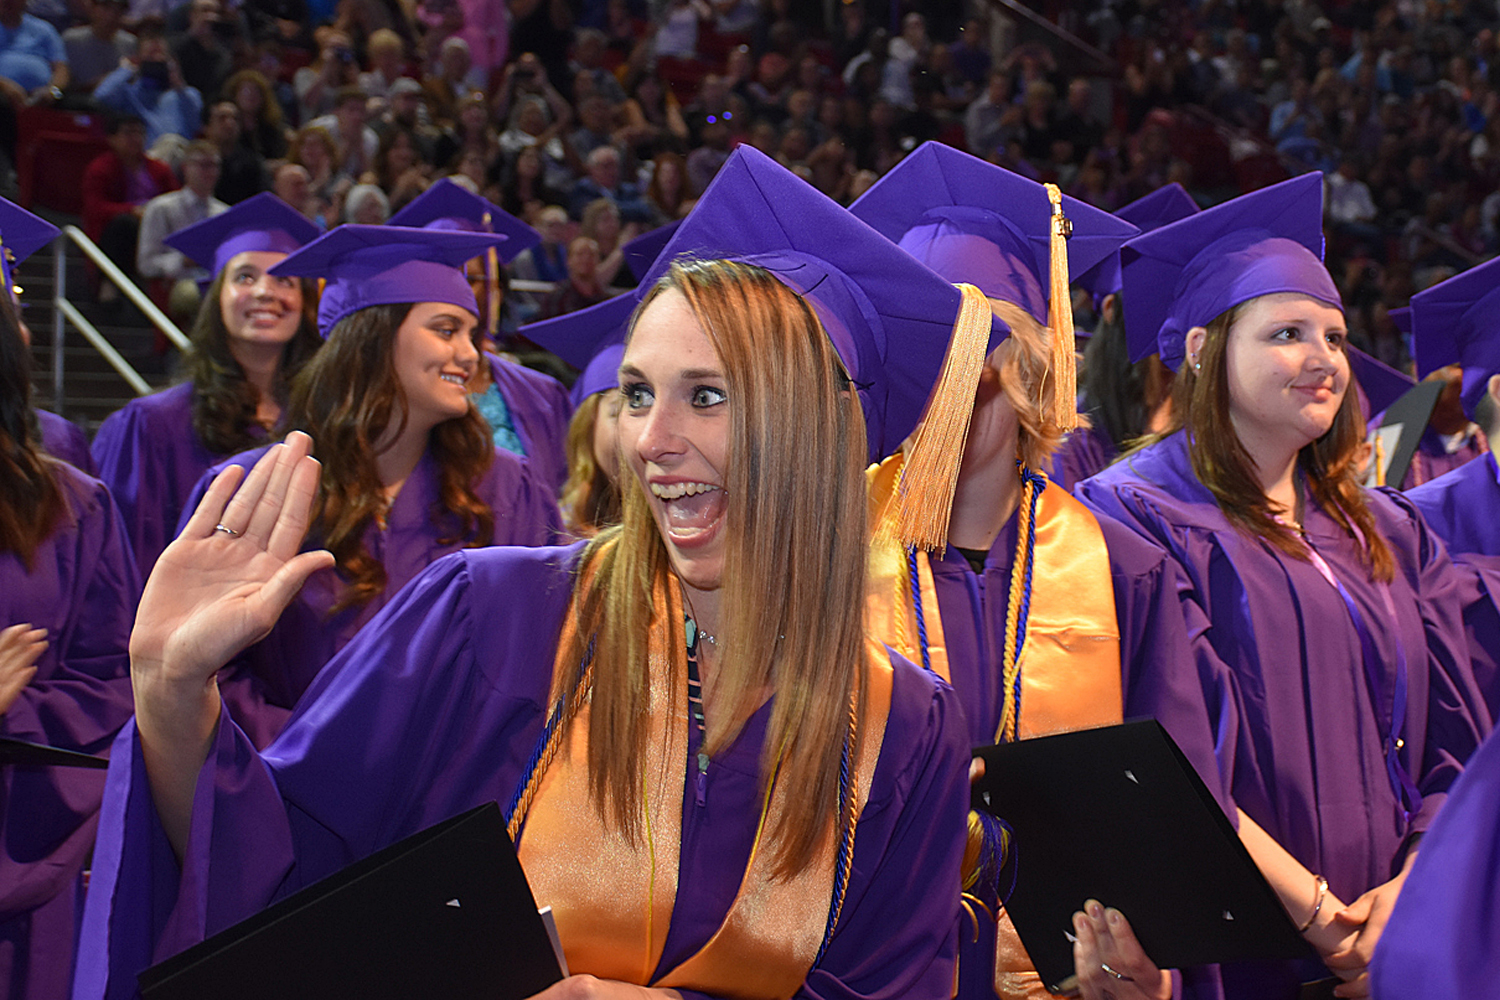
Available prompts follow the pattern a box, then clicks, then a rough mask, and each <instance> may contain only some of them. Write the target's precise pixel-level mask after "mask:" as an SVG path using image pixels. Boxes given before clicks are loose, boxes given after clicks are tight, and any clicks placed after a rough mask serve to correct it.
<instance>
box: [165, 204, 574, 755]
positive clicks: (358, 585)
mask: <svg viewBox="0 0 1500 1000" xmlns="http://www.w3.org/2000/svg"><path fill="white" fill-rule="evenodd" d="M496 241H497V237H495V236H493V235H487V234H477V233H468V232H445V231H440V230H425V229H411V228H406V227H394V226H389V227H375V226H367V227H354V228H350V227H340V228H339V229H337V230H335V231H333V232H331V233H329V234H328V235H326V236H324V237H322V238H320V239H318V240H316V241H314V242H313V243H310V244H309V245H308V246H307V247H305V248H304V249H303V250H302V251H301V252H299V253H297V254H294V255H292V256H290V257H287V258H286V259H285V260H284V261H282V262H281V263H279V264H278V265H277V273H278V274H284V273H289V274H291V275H308V276H312V275H319V276H323V277H325V278H326V279H327V283H326V285H325V287H324V292H323V297H322V300H321V302H320V305H319V309H318V325H319V329H320V330H321V331H322V332H323V333H324V334H325V335H326V336H327V337H328V343H327V344H326V346H325V347H324V348H323V349H322V350H321V352H320V353H319V355H318V357H317V358H315V359H314V360H313V361H312V362H310V363H309V364H308V365H307V367H306V368H305V369H303V371H302V372H301V373H300V374H299V376H298V378H297V379H296V380H295V381H294V382H293V384H292V391H291V395H290V398H289V400H288V404H287V411H286V417H285V419H286V423H287V426H288V427H289V428H296V429H301V430H306V431H310V432H312V433H314V434H317V435H318V436H319V439H320V440H322V441H325V442H327V444H326V445H325V449H326V451H325V455H326V458H325V461H324V464H323V482H322V484H321V490H320V500H321V503H322V509H321V511H320V514H319V517H318V520H317V522H316V523H315V525H314V528H313V539H314V540H313V541H311V542H310V543H309V547H315V546H317V545H319V544H322V545H327V546H329V547H330V548H332V549H333V550H334V551H335V554H336V556H337V557H338V563H337V565H336V566H335V567H334V568H332V569H329V570H325V571H323V572H320V573H317V574H315V575H314V576H313V577H312V579H310V580H308V582H307V584H306V585H305V586H304V587H303V588H302V590H301V592H300V593H299V594H298V595H297V599H296V600H295V601H293V602H292V604H291V605H290V606H289V607H288V608H287V609H286V611H285V612H284V613H283V614H282V616H281V618H280V620H279V621H278V622H277V623H276V627H275V628H274V629H272V630H271V634H270V635H268V636H267V637H266V638H265V639H263V640H261V641H260V642H258V643H256V644H255V645H254V646H252V647H251V648H250V649H248V650H246V651H245V652H244V653H243V654H241V655H240V656H239V657H237V658H236V660H235V662H234V663H233V664H231V665H230V667H229V668H228V669H227V671H226V672H225V673H224V675H222V676H221V677H220V682H219V689H220V691H221V692H222V693H223V697H224V699H225V701H226V703H228V705H229V711H230V714H231V715H232V716H233V717H234V718H235V720H236V721H237V722H238V723H239V724H240V726H241V727H242V728H243V729H244V730H245V731H246V732H247V733H248V734H249V735H250V737H251V739H252V740H253V741H254V742H255V745H256V746H258V747H264V746H265V745H266V744H268V743H269V742H270V741H271V740H272V739H273V738H274V737H275V736H276V734H277V733H278V732H280V730H281V726H282V725H283V724H284V723H285V722H286V719H287V716H288V715H289V714H290V712H291V709H292V708H293V707H294V706H295V705H296V704H297V699H298V698H300V697H301V695H302V692H303V691H305V690H306V689H307V686H308V685H309V684H310V683H312V679H313V677H314V676H315V675H316V674H317V672H318V670H319V669H321V668H322V666H323V664H325V663H327V662H328V661H329V660H330V659H332V658H333V655H334V654H335V653H337V652H338V651H339V650H340V649H342V648H343V647H344V645H345V643H347V642H348V641H349V640H350V639H351V638H352V637H353V636H354V633H355V632H357V631H358V630H359V629H360V628H361V627H362V626H363V625H364V624H365V623H366V622H368V621H369V620H370V619H371V618H372V617H374V615H375V613H376V612H377V611H379V610H380V608H381V607H382V606H384V604H385V602H386V601H387V600H389V599H390V598H391V597H392V596H394V595H395V594H396V592H397V591H399V590H400V589H401V588H402V587H403V586H405V585H406V583H407V582H408V581H409V580H411V579H412V578H413V577H414V576H416V575H417V574H418V573H419V572H421V571H422V570H423V569H425V568H426V567H427V566H428V565H430V564H431V563H433V562H434V561H436V560H437V559H439V558H440V557H442V556H444V555H447V554H448V553H450V552H455V551H457V550H458V549H460V548H467V547H473V546H481V545H539V544H544V543H547V542H551V541H552V540H553V537H554V535H555V533H556V528H557V523H558V513H557V506H556V501H555V500H554V498H553V495H552V491H551V489H550V488H549V487H547V486H546V485H545V484H543V483H541V482H539V481H538V480H537V472H536V469H535V467H534V466H531V465H528V464H526V463H524V462H523V461H522V460H521V459H520V458H519V457H517V456H515V455H513V454H511V453H510V452H507V451H504V450H502V449H499V448H496V447H494V445H493V443H492V442H491V440H490V437H489V433H488V430H487V428H486V427H485V426H484V423H483V420H482V419H481V418H480V417H479V415H478V414H477V413H475V412H474V409H473V406H472V405H471V403H470V401H469V397H468V393H467V390H466V382H467V379H468V377H469V376H470V375H471V374H472V373H473V368H474V366H475V365H477V364H480V363H482V360H481V357H480V355H479V353H478V351H476V350H475V349H474V346H473V343H472V341H471V340H470V339H469V336H470V334H471V333H472V328H473V326H474V324H475V322H476V311H475V310H476V304H475V301H474V295H473V292H472V290H471V289H470V288H469V286H468V283H467V282H466V281H464V280H463V275H462V272H461V271H459V270H458V268H460V267H461V266H462V264H463V261H464V260H465V255H473V254H476V253H480V254H482V253H483V252H484V250H485V249H486V247H488V246H490V245H492V244H493V243H495V242H496ZM393 262H394V263H393ZM414 300H420V301H415V302H414ZM265 451H266V449H264V448H261V449H257V450H254V451H250V452H246V453H244V454H242V455H237V456H235V457H234V458H232V459H230V460H229V461H228V462H226V463H224V465H220V466H216V467H215V468H214V469H211V470H210V471H209V472H208V473H207V474H206V475H205V476H204V477H203V479H202V480H200V481H199V484H198V487H197V488H196V490H195V491H194V494H193V497H192V500H191V507H190V508H189V509H190V510H191V509H194V508H196V506H197V504H198V502H199V501H200V500H201V498H202V496H203V494H204V493H205V492H206V490H207V489H208V487H209V485H210V484H211V483H212V482H213V478H214V476H215V475H217V474H218V473H219V472H220V471H222V470H223V468H224V466H225V465H231V464H233V465H239V466H241V467H243V468H245V469H249V468H250V467H251V466H253V465H254V464H255V462H256V461H257V460H258V459H259V458H260V457H261V456H262V455H263V454H264V453H265Z"/></svg>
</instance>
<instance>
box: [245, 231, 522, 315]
mask: <svg viewBox="0 0 1500 1000" xmlns="http://www.w3.org/2000/svg"><path fill="white" fill-rule="evenodd" d="M505 238H506V237H504V236H502V235H499V234H497V233H465V232H457V231H454V230H447V229H413V228H411V227H408V226H361V225H356V224H354V223H347V224H345V225H342V226H339V227H337V228H335V229H330V230H329V231H328V232H326V233H324V234H323V235H322V236H320V237H318V238H317V239H316V240H313V241H312V242H311V243H309V244H308V245H307V246H305V247H303V248H302V249H301V250H298V251H297V252H296V253H294V254H292V255H290V256H289V257H287V258H286V259H285V260H282V261H281V262H279V263H278V264H276V266H275V267H273V268H271V273H272V274H282V275H295V276H300V277H309V278H324V279H326V280H327V285H326V286H325V287H324V289H323V296H322V298H321V299H320V300H319V302H318V330H319V331H320V332H321V333H322V334H323V336H325V337H326V336H328V331H330V330H331V329H333V326H334V324H335V323H337V322H338V321H339V320H341V319H343V318H344V317H345V316H348V315H349V314H350V313H353V312H358V311H359V310H361V309H364V308H367V307H369V306H378V305H387V304H391V303H400V302H446V303H449V304H451V305H455V306H458V307H459V308H461V309H466V310H468V311H469V312H470V313H473V314H474V315H475V316H478V315H479V304H478V303H477V302H476V301H475V300H474V290H473V288H471V287H470V285H469V279H468V278H467V277H466V276H465V275H464V272H463V270H462V268H463V266H464V264H465V263H466V262H467V261H469V260H472V259H473V258H475V257H478V256H479V255H480V254H482V253H484V252H485V251H486V250H487V249H489V248H490V247H492V246H499V245H500V244H501V243H502V242H503V241H504V240H505Z"/></svg>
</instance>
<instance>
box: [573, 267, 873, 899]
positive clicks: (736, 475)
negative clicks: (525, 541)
mask: <svg viewBox="0 0 1500 1000" xmlns="http://www.w3.org/2000/svg"><path fill="white" fill-rule="evenodd" d="M668 290H671V291H676V292H678V293H680V294H681V295H682V296H683V297H684V298H685V299H686V301H687V304H688V306H689V307H690V308H691V309H692V311H693V314H694V316H695V317H696V318H697V320H698V322H699V324H700V325H701V326H702V328H703V330H704V331H705V332H706V334H707V335H708V337H709V340H710V341H711V342H712V343H713V345H714V348H715V349H716V350H717V352H718V355H719V358H720V361H721V363H722V364H723V367H724V375H725V380H726V382H727V383H728V390H729V398H730V415H731V432H730V433H731V450H730V460H729V463H728V468H727V469H726V477H725V478H726V482H725V489H726V491H727V494H728V497H729V498H730V504H731V508H730V515H729V517H728V518H727V520H726V528H727V530H728V535H727V547H726V555H725V564H724V575H723V580H722V584H721V593H722V594H723V600H722V602H721V604H722V607H723V608H724V609H725V610H726V617H725V620H724V622H723V627H721V629H720V632H721V636H722V647H723V653H722V662H721V665H720V667H719V669H718V670H717V671H716V672H715V674H714V677H713V680H712V687H711V691H710V693H711V695H712V698H713V701H714V711H713V712H712V713H711V714H710V716H709V718H708V719H707V720H706V722H707V733H706V734H705V745H704V750H705V752H707V753H708V754H710V755H712V754H714V753H716V752H718V751H719V750H722V749H723V748H724V747H726V746H727V745H729V744H730V743H731V742H732V741H733V740H734V739H735V738H736V736H738V734H739V732H740V730H741V728H742V727H743V725H744V723H745V721H746V720H747V719H748V718H749V717H750V716H751V715H752V714H753V713H754V712H755V711H756V709H757V708H758V707H759V706H760V704H761V703H762V702H763V701H764V699H765V696H766V694H767V693H768V692H770V693H772V694H774V696H775V701H774V706H773V708H772V712H771V719H770V724H769V727H768V730H767V734H766V741H765V746H764V749H763V752H762V756H761V780H762V783H763V785H769V783H770V781H771V780H772V778H773V777H775V776H776V775H777V774H778V773H779V775H780V777H779V781H780V782H781V783H782V785H783V787H784V793H785V794H786V802H787V807H786V809H785V810H784V811H783V812H781V813H780V814H778V815H775V816H773V817H770V820H769V826H768V834H769V837H770V839H769V841H768V843H769V844H770V846H771V849H772V850H774V851H775V852H776V854H775V857H776V860H777V870H778V872H779V873H780V874H782V875H784V876H789V875H792V874H795V873H796V872H798V871H801V870H803V869H805V868H806V867H807V866H808V865H809V864H811V863H812V860H813V858H814V856H815V854H816V851H817V849H818V847H819V845H820V843H821V841H822V839H823V837H824V835H825V834H826V832H827V831H828V830H829V828H830V826H831V824H833V823H834V822H835V819H836V817H837V816H838V812H839V810H838V796H839V761H840V757H841V754H842V752H843V747H844V737H845V733H846V731H847V726H848V722H849V717H850V711H851V703H853V710H854V711H855V712H856V713H857V715H856V717H857V718H860V719H862V718H863V714H864V704H863V692H864V685H863V684H862V683H860V678H861V677H862V676H863V674H864V668H865V652H864V650H865V645H864V643H865V639H864V577H865V555H866V552H865V546H866V535H865V516H866V512H865V483H864V472H863V470H864V463H865V457H866V444H865V426H864V416H863V413H862V412H861V409H860V404H859V399H858V397H857V395H856V394H855V392H854V390H853V388H852V386H851V385H850V382H849V378H848V375H847V374H846V373H845V371H844V368H843V366H842V364H841V363H840V361H839V359H838V356H837V354H836V353H835V352H834V350H833V346H832V345H831V344H830V343H829V340H828V337H827V336H826V334H825V333H824V332H823V329H822V326H821V324H820V323H819V322H818V320H817V317H816V316H815V315H814V313H813V311H812V309H811V308H809V306H808V305H807V303H806V302H805V301H803V299H802V298H801V297H800V296H798V295H797V294H796V293H794V292H792V291H791V290H790V289H788V288H787V287H786V286H785V285H782V284H781V283H780V282H778V281H777V280H776V279H775V278H773V277H772V276H771V275H770V273H769V272H767V271H765V270H763V269H761V268H758V267H754V266H751V265H747V264H741V263H735V262H729V261H707V262H688V263H681V262H679V263H677V264H675V265H673V267H672V269H671V270H670V271H669V272H668V273H667V275H666V276H665V277H664V278H663V279H662V280H661V281H660V282H659V283H658V284H657V285H656V287H655V288H653V289H651V291H650V292H649V293H648V294H647V295H646V297H645V300H644V302H643V303H642V305H641V308H640V310H638V311H637V314H636V315H637V317H639V316H640V314H641V312H642V311H644V310H645V309H646V308H649V306H650V304H651V303H652V302H653V301H655V299H656V298H657V297H658V296H659V295H661V294H663V293H664V292H666V291H668ZM793 400H795V401H796V405H797V407H798V410H799V412H798V414H797V419H795V420H790V419H788V417H787V412H786V407H787V403H788V401H793ZM620 486H621V493H622V496H623V501H624V503H623V521H622V524H621V525H620V526H619V527H618V528H615V529H611V530H609V531H606V532H604V533H603V534H601V535H600V536H599V537H598V538H597V539H595V541H594V542H593V544H591V545H590V547H589V549H588V550H587V552H586V553H585V556H584V559H583V562H582V565H584V566H587V567H589V569H590V570H591V571H592V574H593V575H592V577H591V580H592V583H591V585H590V586H589V587H588V589H587V592H584V593H580V594H579V595H578V604H577V606H578V628H577V629H576V632H575V635H576V639H575V648H574V649H573V650H571V651H570V654H569V655H570V656H572V657H573V662H580V661H581V659H582V658H583V657H584V656H585V655H586V652H587V647H588V645H589V644H590V643H593V644H594V651H593V656H594V674H595V680H594V684H593V694H592V709H591V712H590V723H589V727H590V728H589V769H590V787H591V790H592V793H593V796H594V800H595V803H596V806H597V808H598V810H599V813H600V815H601V816H603V817H606V818H607V819H610V820H612V821H613V822H614V823H616V824H617V825H618V826H619V827H620V828H621V829H623V830H625V831H626V832H627V833H628V834H629V835H631V836H635V835H636V834H637V833H638V827H639V822H640V821H639V815H640V812H641V809H640V802H641V795H642V791H641V775H640V773H639V763H638V762H639V760H640V759H641V752H642V750H643V749H644V746H645V744H646V743H647V741H648V740H649V739H650V738H651V735H652V734H651V733H650V732H649V731H648V729H647V726H646V725H645V711H644V708H645V705H646V702H647V698H648V696H649V692H648V690H647V684H648V680H649V678H648V676H647V671H646V669H645V664H646V663H647V662H648V655H649V652H650V650H649V648H648V647H649V639H650V633H651V628H650V626H651V616H652V610H653V608H652V599H651V595H652V588H653V585H654V584H655V583H656V581H657V580H659V579H661V578H663V575H664V574H666V573H668V572H670V567H669V562H668V556H667V551H666V546H665V544H664V543H663V541H662V539H661V536H660V534H659V533H658V530H657V527H656V523H655V521H654V519H653V517H652V515H651V512H650V509H649V507H648V506H647V503H648V502H647V500H646V496H645V493H644V490H643V489H642V486H641V484H640V482H639V481H638V480H637V478H636V477H635V476H633V475H625V476H622V477H621V483H620ZM669 625H670V626H671V634H672V636H673V642H674V643H675V644H676V645H677V646H678V647H679V648H680V647H681V645H682V623H681V622H671V623H669ZM861 732H863V727H861ZM850 749H851V752H858V748H857V747H851V748H850Z"/></svg>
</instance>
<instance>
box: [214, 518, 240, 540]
mask: <svg viewBox="0 0 1500 1000" xmlns="http://www.w3.org/2000/svg"><path fill="white" fill-rule="evenodd" d="M214 530H215V531H222V532H224V534H226V535H228V536H229V537H230V538H238V537H239V536H240V533H239V532H238V531H235V530H234V529H233V528H231V527H230V526H229V525H227V524H225V523H224V522H223V521H220V522H219V523H218V524H216V525H214Z"/></svg>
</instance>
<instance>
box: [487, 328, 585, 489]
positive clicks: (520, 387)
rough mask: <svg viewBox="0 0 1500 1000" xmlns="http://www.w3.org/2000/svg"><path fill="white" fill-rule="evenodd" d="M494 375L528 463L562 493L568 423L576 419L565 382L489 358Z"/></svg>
mask: <svg viewBox="0 0 1500 1000" xmlns="http://www.w3.org/2000/svg"><path fill="white" fill-rule="evenodd" d="M486 357H487V358H488V360H489V363H490V376H491V378H492V379H493V380H494V382H495V387H496V388H497V389H499V390H500V395H501V397H503V398H504V400H505V405H506V406H507V407H509V409H510V415H511V419H512V420H513V421H514V422H515V424H516V431H517V432H518V433H519V434H520V435H521V438H522V442H523V443H524V444H525V446H526V462H527V464H528V465H530V466H532V467H533V468H534V469H535V470H536V473H537V477H538V478H539V479H540V480H541V482H543V483H544V484H546V486H547V487H548V488H549V489H552V490H559V489H561V488H562V484H563V482H564V481H565V480H566V479H567V478H568V460H567V457H566V455H565V453H564V448H565V445H566V443H567V437H568V421H569V420H570V419H571V418H572V416H573V407H572V404H570V403H569V402H568V390H567V389H564V388H563V385H562V383H561V382H559V381H558V380H557V379H555V378H553V377H551V376H550V375H545V374H543V373H542V372H539V371H535V370H533V369H531V368H527V367H525V366H524V365H519V364H516V363H515V362H513V361H507V360H505V359H503V358H498V357H495V356H494V355H493V354H491V355H486Z"/></svg>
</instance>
